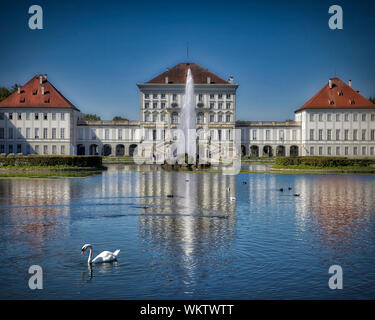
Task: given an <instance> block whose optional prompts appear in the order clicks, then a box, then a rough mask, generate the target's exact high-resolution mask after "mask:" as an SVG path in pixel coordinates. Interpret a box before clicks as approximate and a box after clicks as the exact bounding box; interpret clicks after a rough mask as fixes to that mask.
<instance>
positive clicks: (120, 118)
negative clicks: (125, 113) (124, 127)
mask: <svg viewBox="0 0 375 320" xmlns="http://www.w3.org/2000/svg"><path fill="white" fill-rule="evenodd" d="M112 120H113V121H129V120H128V119H127V118H123V117H121V116H115V117H113V119H112Z"/></svg>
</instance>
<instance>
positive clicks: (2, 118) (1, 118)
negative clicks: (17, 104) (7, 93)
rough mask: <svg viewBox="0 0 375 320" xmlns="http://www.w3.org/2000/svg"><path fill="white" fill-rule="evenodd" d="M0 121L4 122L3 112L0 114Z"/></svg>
mask: <svg viewBox="0 0 375 320" xmlns="http://www.w3.org/2000/svg"><path fill="white" fill-rule="evenodd" d="M0 120H4V112H0Z"/></svg>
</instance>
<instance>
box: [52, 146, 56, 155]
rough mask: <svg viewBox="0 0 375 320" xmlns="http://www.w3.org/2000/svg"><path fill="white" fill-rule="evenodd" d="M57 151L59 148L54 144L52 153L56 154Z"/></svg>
mask: <svg viewBox="0 0 375 320" xmlns="http://www.w3.org/2000/svg"><path fill="white" fill-rule="evenodd" d="M56 153H57V148H56V146H55V145H53V146H52V154H56Z"/></svg>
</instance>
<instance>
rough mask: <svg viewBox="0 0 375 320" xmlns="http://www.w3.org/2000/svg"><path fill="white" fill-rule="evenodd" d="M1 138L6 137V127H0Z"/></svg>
mask: <svg viewBox="0 0 375 320" xmlns="http://www.w3.org/2000/svg"><path fill="white" fill-rule="evenodd" d="M0 139H4V128H0Z"/></svg>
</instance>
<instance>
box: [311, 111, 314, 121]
mask: <svg viewBox="0 0 375 320" xmlns="http://www.w3.org/2000/svg"><path fill="white" fill-rule="evenodd" d="M313 121H314V114H313V113H310V122H313Z"/></svg>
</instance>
